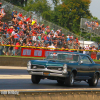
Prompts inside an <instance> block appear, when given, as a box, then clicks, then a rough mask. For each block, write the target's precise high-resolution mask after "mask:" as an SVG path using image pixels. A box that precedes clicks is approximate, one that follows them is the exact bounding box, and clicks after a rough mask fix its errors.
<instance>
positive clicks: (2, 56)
mask: <svg viewBox="0 0 100 100" xmlns="http://www.w3.org/2000/svg"><path fill="white" fill-rule="evenodd" d="M0 57H17V58H33V59H45V57H26V56H6V55H0ZM93 61H94V62H100V60H96V59H93Z"/></svg>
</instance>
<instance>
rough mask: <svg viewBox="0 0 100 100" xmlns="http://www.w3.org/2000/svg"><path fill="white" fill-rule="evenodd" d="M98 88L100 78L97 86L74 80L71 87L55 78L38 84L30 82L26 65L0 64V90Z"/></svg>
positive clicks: (99, 86)
mask: <svg viewBox="0 0 100 100" xmlns="http://www.w3.org/2000/svg"><path fill="white" fill-rule="evenodd" d="M87 88H88V89H91V88H92V89H93V88H95V89H99V88H100V80H99V82H98V85H97V87H89V85H88V84H87V83H86V82H84V81H82V82H75V84H74V86H73V87H67V86H64V85H59V84H58V83H57V81H56V80H48V79H44V80H43V79H42V80H41V81H40V83H39V84H33V83H32V82H31V75H29V74H28V72H27V70H26V67H15V66H12V67H11V66H0V90H7V89H11V90H13V89H87Z"/></svg>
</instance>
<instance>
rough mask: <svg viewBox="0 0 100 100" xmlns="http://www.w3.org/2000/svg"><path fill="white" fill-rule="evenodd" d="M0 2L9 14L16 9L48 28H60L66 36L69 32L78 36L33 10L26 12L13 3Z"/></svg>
mask: <svg viewBox="0 0 100 100" xmlns="http://www.w3.org/2000/svg"><path fill="white" fill-rule="evenodd" d="M1 2H2V7H3V8H4V9H5V11H6V12H8V13H10V14H11V12H12V11H13V10H15V11H17V12H22V13H23V15H26V17H29V16H30V15H31V17H32V19H33V18H34V19H37V21H38V23H40V24H44V25H45V27H46V26H47V25H48V26H50V29H53V28H54V29H55V30H57V29H62V33H63V34H65V35H66V36H67V35H68V34H70V35H73V36H74V37H78V38H79V36H78V35H76V34H74V33H72V32H70V31H68V30H66V29H64V28H62V27H60V26H58V25H56V24H54V23H51V22H49V21H46V20H44V19H42V18H41V17H40V16H37V15H36V14H35V13H34V12H32V11H30V12H27V11H25V10H23V9H21V8H19V7H17V6H15V5H12V4H11V3H8V2H6V1H4V0H1Z"/></svg>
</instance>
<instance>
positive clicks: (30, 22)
mask: <svg viewBox="0 0 100 100" xmlns="http://www.w3.org/2000/svg"><path fill="white" fill-rule="evenodd" d="M1 5H2V3H0V55H2V54H4V55H20V53H21V49H20V47H17V46H32V47H45V48H47V49H57V48H61V49H79V50H82V51H79V52H81V53H84V54H88V55H89V54H90V52H89V51H86V50H98V49H99V50H100V46H99V48H96V47H95V46H92V47H89V46H86V47H83V48H82V47H81V46H80V42H79V40H78V38H75V37H74V36H73V35H71V34H67V33H65V34H63V33H62V30H61V29H58V30H55V29H54V28H53V29H51V28H50V26H45V25H44V24H40V23H38V21H37V19H34V18H31V16H29V17H26V16H25V15H23V14H22V12H17V11H15V10H13V11H12V13H11V16H9V17H11V19H12V20H11V21H10V23H8V22H3V21H2V18H3V17H6V13H5V11H4V9H3V8H2V7H1ZM85 25H86V26H87V27H88V28H89V29H90V30H95V29H96V28H97V27H99V23H98V22H96V21H95V22H93V21H92V22H89V21H86V22H85ZM2 45H3V46H2ZM7 45H9V46H7ZM99 58H100V52H98V53H97V59H99Z"/></svg>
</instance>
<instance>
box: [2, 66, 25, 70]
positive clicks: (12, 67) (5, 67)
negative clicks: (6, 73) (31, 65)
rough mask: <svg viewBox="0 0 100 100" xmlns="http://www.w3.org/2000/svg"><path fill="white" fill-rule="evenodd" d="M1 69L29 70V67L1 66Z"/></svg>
mask: <svg viewBox="0 0 100 100" xmlns="http://www.w3.org/2000/svg"><path fill="white" fill-rule="evenodd" d="M0 69H27V67H19V66H18V67H17V66H0Z"/></svg>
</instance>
